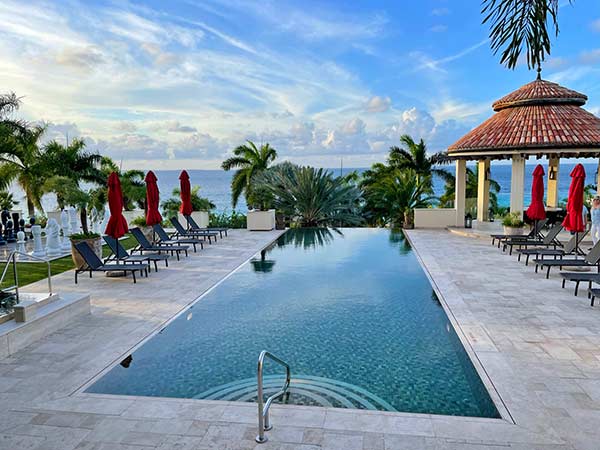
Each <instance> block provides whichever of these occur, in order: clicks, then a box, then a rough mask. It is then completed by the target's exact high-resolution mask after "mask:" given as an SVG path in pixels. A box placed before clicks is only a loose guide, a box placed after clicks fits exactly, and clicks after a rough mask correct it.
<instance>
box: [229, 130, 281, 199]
mask: <svg viewBox="0 0 600 450" xmlns="http://www.w3.org/2000/svg"><path fill="white" fill-rule="evenodd" d="M233 154H234V155H235V156H232V157H231V158H228V159H226V160H225V161H223V164H221V167H222V168H223V170H227V171H228V170H231V169H235V168H237V169H238V170H237V172H236V173H235V175H234V176H233V179H232V180H231V202H232V205H233V207H234V208H235V207H236V206H237V202H238V200H239V198H240V195H242V193H244V195H245V197H246V202H247V203H248V206H251V203H252V201H253V199H252V181H253V178H254V177H255V176H256V175H258V174H259V173H261V172H262V171H264V170H266V169H267V168H268V167H269V165H270V164H271V163H272V162H273V161H274V160H275V158H277V151H276V150H275V149H274V148H272V147H271V146H270V145H269V144H268V143H266V144H263V145H262V146H261V147H260V149H258V148H257V147H256V145H255V144H254V142H252V141H248V142H247V143H246V144H245V145H240V146H239V147H237V148H236V149H234V150H233Z"/></svg>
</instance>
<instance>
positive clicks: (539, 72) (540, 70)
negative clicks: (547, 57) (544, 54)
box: [537, 63, 542, 80]
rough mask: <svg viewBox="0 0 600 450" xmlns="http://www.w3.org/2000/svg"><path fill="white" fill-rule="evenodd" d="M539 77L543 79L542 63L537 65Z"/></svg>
mask: <svg viewBox="0 0 600 450" xmlns="http://www.w3.org/2000/svg"><path fill="white" fill-rule="evenodd" d="M537 79H538V80H541V79H542V65H541V64H540V63H538V67H537Z"/></svg>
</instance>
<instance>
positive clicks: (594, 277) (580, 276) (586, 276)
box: [560, 266, 600, 295]
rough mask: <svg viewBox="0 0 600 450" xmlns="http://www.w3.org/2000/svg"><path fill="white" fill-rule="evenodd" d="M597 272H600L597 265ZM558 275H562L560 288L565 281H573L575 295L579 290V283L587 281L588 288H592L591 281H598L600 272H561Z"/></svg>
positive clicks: (563, 285) (599, 281)
mask: <svg viewBox="0 0 600 450" xmlns="http://www.w3.org/2000/svg"><path fill="white" fill-rule="evenodd" d="M598 272H600V266H598ZM560 276H561V277H562V279H563V280H562V288H563V289H564V288H565V283H566V282H567V281H572V282H573V283H575V295H577V292H578V291H579V283H588V284H589V286H588V288H589V289H591V288H592V283H600V273H590V272H561V273H560Z"/></svg>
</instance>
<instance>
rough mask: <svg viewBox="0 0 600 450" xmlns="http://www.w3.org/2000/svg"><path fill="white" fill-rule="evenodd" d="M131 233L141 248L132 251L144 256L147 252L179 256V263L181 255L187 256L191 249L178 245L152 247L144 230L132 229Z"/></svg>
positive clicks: (187, 246)
mask: <svg viewBox="0 0 600 450" xmlns="http://www.w3.org/2000/svg"><path fill="white" fill-rule="evenodd" d="M129 232H130V233H131V234H132V235H133V237H134V238H135V240H136V241H138V244H139V246H138V247H136V248H135V249H133V250H132V252H140V254H141V255H143V254H144V253H145V252H153V253H162V252H165V253H170V254H171V256H173V255H175V256H177V261H179V254H180V253H182V252H183V253H184V254H185V256H187V255H188V250H189V248H190V246H189V245H178V244H157V245H152V244H151V243H150V241H149V240H148V239H147V238H146V236H145V235H144V233H143V232H142V230H140V229H139V228H137V227H136V228H131V229H130V230H129Z"/></svg>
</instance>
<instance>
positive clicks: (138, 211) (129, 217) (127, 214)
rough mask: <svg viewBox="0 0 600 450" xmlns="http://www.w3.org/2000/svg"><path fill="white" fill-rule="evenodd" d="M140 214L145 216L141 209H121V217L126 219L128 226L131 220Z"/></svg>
mask: <svg viewBox="0 0 600 450" xmlns="http://www.w3.org/2000/svg"><path fill="white" fill-rule="evenodd" d="M140 216H141V217H146V212H145V211H144V210H143V209H134V210H133V211H123V217H125V220H126V221H127V225H128V226H129V227H131V221H132V220H133V219H136V218H138V217H140ZM103 231H104V230H103Z"/></svg>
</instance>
